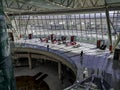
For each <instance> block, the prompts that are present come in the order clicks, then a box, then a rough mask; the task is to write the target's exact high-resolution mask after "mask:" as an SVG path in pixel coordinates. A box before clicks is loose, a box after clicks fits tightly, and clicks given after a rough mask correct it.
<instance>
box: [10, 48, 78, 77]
mask: <svg viewBox="0 0 120 90" xmlns="http://www.w3.org/2000/svg"><path fill="white" fill-rule="evenodd" d="M12 52H13V53H14V57H17V58H20V57H28V54H31V57H33V58H37V59H38V58H40V59H46V60H50V61H55V62H61V63H63V64H65V65H66V66H67V67H69V68H70V69H71V70H72V71H73V72H74V74H75V75H77V68H76V66H75V64H74V63H72V62H69V61H68V60H67V59H66V58H65V57H62V56H60V55H58V54H55V53H53V52H48V51H45V50H40V49H34V48H27V47H18V48H14V49H12ZM17 53H21V54H17ZM22 53H26V54H22ZM27 53H28V54H27Z"/></svg>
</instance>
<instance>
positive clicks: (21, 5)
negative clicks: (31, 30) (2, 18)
mask: <svg viewBox="0 0 120 90" xmlns="http://www.w3.org/2000/svg"><path fill="white" fill-rule="evenodd" d="M3 5H4V10H5V12H8V13H11V12H12V13H15V12H19V13H20V12H28V11H29V12H31V11H39V12H43V11H44V12H48V11H59V10H60V11H61V10H75V9H79V10H81V9H89V10H90V9H95V8H104V7H106V6H107V7H109V8H111V7H113V8H114V7H119V6H120V1H119V0H3Z"/></svg>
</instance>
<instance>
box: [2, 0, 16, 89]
mask: <svg viewBox="0 0 120 90" xmlns="http://www.w3.org/2000/svg"><path fill="white" fill-rule="evenodd" d="M0 90H16V85H15V79H14V72H13V66H12V61H11V55H10V44H9V41H8V33H7V28H6V23H5V16H4V11H3V5H2V0H0Z"/></svg>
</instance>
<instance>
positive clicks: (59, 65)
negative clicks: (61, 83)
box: [58, 62, 61, 80]
mask: <svg viewBox="0 0 120 90" xmlns="http://www.w3.org/2000/svg"><path fill="white" fill-rule="evenodd" d="M58 77H59V79H60V80H61V63H60V62H58Z"/></svg>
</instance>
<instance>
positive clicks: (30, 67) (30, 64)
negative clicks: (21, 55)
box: [28, 53, 32, 69]
mask: <svg viewBox="0 0 120 90" xmlns="http://www.w3.org/2000/svg"><path fill="white" fill-rule="evenodd" d="M28 65H29V69H32V59H31V54H30V53H28Z"/></svg>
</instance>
